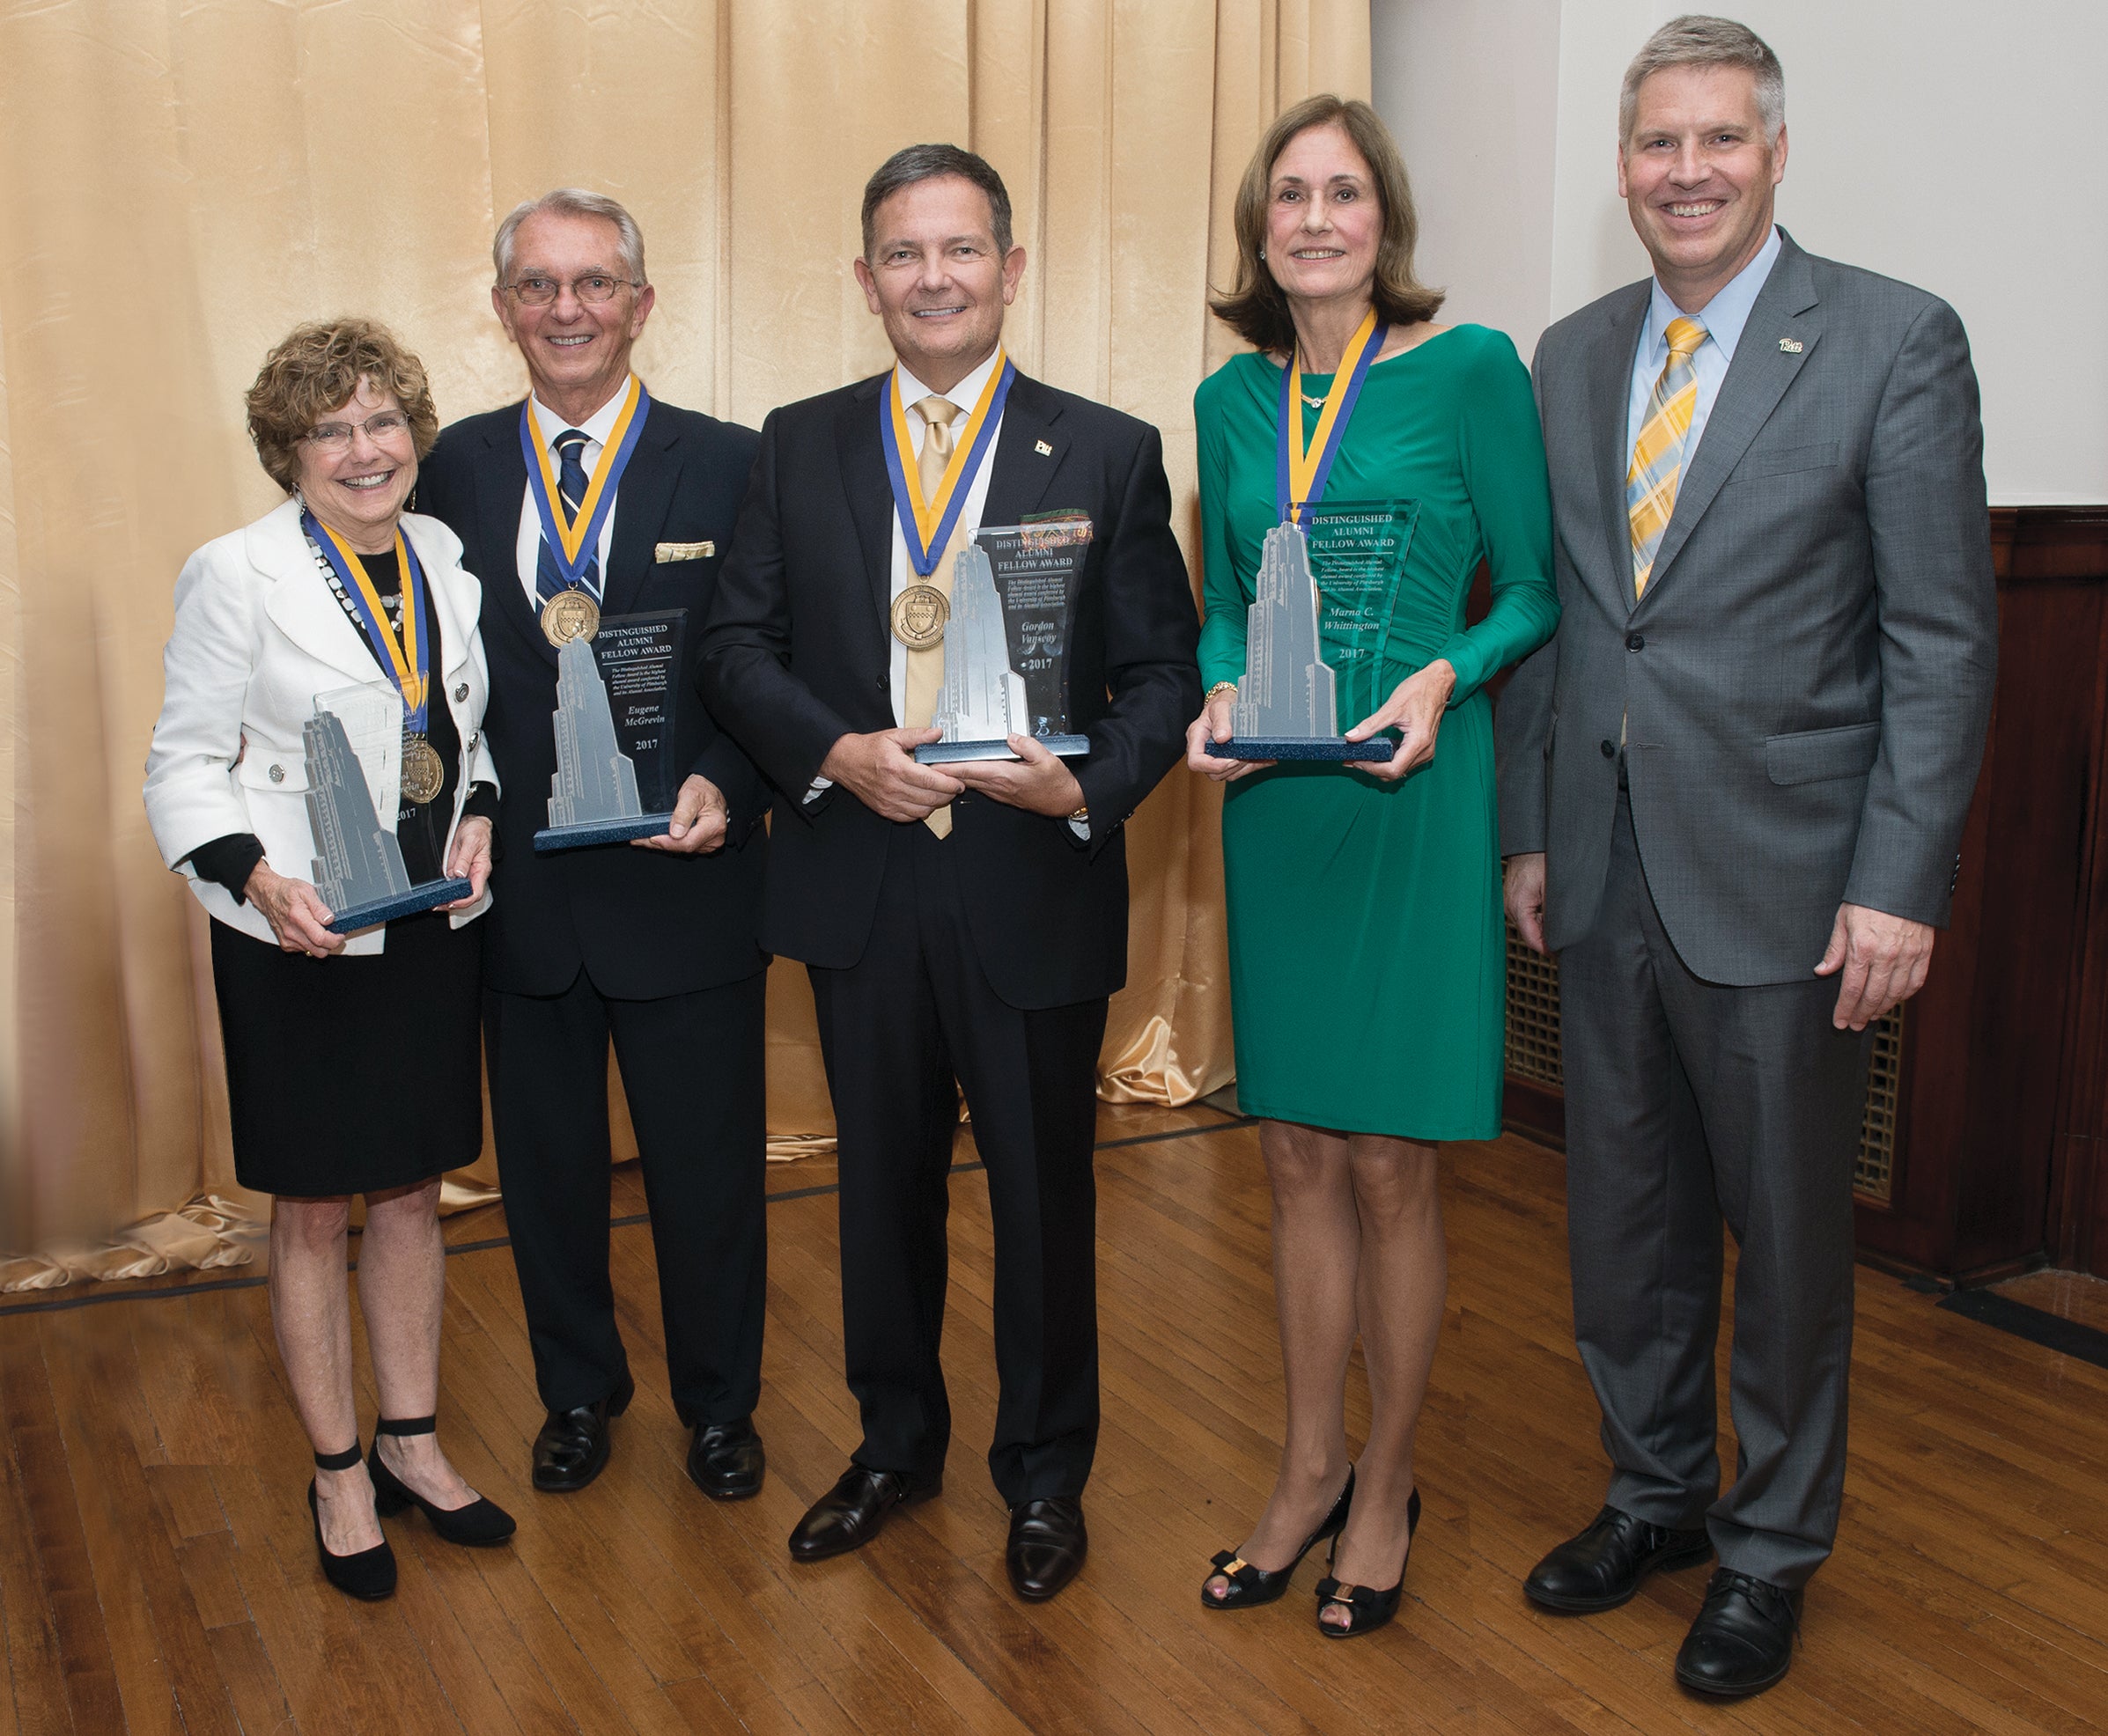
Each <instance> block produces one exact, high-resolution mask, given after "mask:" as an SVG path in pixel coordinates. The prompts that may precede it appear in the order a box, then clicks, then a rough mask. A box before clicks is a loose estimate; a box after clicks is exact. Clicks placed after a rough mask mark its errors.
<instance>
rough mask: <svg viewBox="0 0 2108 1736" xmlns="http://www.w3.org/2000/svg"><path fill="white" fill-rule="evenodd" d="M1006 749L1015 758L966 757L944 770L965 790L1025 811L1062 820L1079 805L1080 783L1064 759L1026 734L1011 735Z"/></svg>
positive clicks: (1080, 803)
mask: <svg viewBox="0 0 2108 1736" xmlns="http://www.w3.org/2000/svg"><path fill="white" fill-rule="evenodd" d="M1010 751H1011V752H1012V753H1013V754H1016V755H1017V758H1016V759H1014V760H967V761H962V762H961V763H959V764H957V765H952V766H947V767H946V768H945V769H946V770H947V771H948V772H950V773H951V774H952V776H954V777H956V778H957V779H958V780H959V781H960V783H963V784H964V785H966V787H967V788H968V789H969V790H977V791H980V792H981V794H983V795H984V796H986V797H987V798H989V799H990V800H991V801H997V802H1004V803H1007V804H1008V805H1010V806H1012V807H1013V808H1022V809H1024V810H1025V812H1026V813H1043V814H1045V815H1047V816H1048V818H1050V819H1052V820H1066V819H1067V818H1068V817H1069V816H1070V815H1071V814H1072V813H1075V812H1076V810H1077V809H1078V808H1080V807H1081V806H1082V805H1083V786H1082V785H1081V784H1080V783H1077V782H1076V774H1075V773H1074V772H1072V771H1071V770H1070V769H1069V768H1068V762H1067V761H1065V760H1062V759H1059V758H1057V757H1056V756H1055V755H1054V754H1050V753H1048V752H1047V750H1046V749H1045V748H1044V747H1042V746H1041V745H1040V743H1039V742H1038V741H1036V740H1035V739H1033V738H1032V737H1031V736H1028V735H1013V736H1012V737H1011V738H1010Z"/></svg>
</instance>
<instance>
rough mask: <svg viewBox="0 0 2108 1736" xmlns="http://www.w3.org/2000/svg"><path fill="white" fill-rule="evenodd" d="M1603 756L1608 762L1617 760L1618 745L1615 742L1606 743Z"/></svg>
mask: <svg viewBox="0 0 2108 1736" xmlns="http://www.w3.org/2000/svg"><path fill="white" fill-rule="evenodd" d="M1617 757H1618V744H1617V743H1616V742H1615V741H1606V742H1604V743H1603V758H1604V759H1606V760H1614V759H1616V758H1617Z"/></svg>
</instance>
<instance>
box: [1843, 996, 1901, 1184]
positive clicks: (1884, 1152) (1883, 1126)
mask: <svg viewBox="0 0 2108 1736" xmlns="http://www.w3.org/2000/svg"><path fill="white" fill-rule="evenodd" d="M1902 1097H1903V1008H1902V1007H1898V1008H1896V1010H1895V1011H1892V1012H1890V1013H1888V1014H1886V1015H1885V1016H1884V1017H1883V1019H1882V1020H1881V1022H1880V1023H1879V1024H1878V1025H1876V1026H1875V1027H1874V1059H1873V1061H1872V1063H1871V1064H1870V1065H1868V1069H1867V1108H1866V1114H1865V1115H1864V1117H1863V1118H1862V1119H1861V1122H1860V1125H1859V1158H1858V1160H1857V1161H1856V1162H1855V1163H1854V1165H1853V1166H1852V1186H1853V1188H1854V1191H1856V1192H1858V1193H1861V1194H1864V1195H1866V1196H1867V1197H1868V1199H1871V1200H1880V1201H1882V1202H1883V1203H1886V1202H1887V1201H1888V1200H1889V1199H1891V1197H1892V1196H1893V1194H1894V1189H1895V1186H1896V1111H1897V1106H1898V1104H1899V1103H1900V1102H1901V1100H1902Z"/></svg>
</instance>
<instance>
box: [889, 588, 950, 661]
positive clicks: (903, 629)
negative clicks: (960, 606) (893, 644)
mask: <svg viewBox="0 0 2108 1736" xmlns="http://www.w3.org/2000/svg"><path fill="white" fill-rule="evenodd" d="M951 614H952V600H951V599H950V598H949V597H947V596H946V595H945V594H944V592H941V591H940V590H939V589H938V588H937V587H936V586H935V585H909V586H907V587H906V588H905V589H904V590H903V591H902V592H901V593H900V595H899V596H897V597H896V598H895V599H894V600H893V636H894V637H895V638H896V639H898V640H899V641H900V642H901V644H903V645H905V646H907V648H908V649H909V650H910V651H928V650H929V649H930V648H931V647H932V646H933V645H940V644H943V643H944V623H945V622H947V621H948V620H950V619H951Z"/></svg>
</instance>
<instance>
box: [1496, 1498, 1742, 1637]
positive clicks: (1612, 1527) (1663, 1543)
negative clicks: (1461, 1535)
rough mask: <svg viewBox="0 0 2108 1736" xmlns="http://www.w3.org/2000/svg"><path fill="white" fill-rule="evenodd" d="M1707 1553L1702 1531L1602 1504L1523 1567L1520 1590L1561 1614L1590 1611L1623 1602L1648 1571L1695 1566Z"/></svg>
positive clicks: (1708, 1548)
mask: <svg viewBox="0 0 2108 1736" xmlns="http://www.w3.org/2000/svg"><path fill="white" fill-rule="evenodd" d="M1712 1553H1713V1543H1712V1540H1711V1539H1710V1538H1708V1537H1707V1536H1706V1534H1705V1533H1704V1532H1703V1531H1670V1530H1669V1529H1667V1528H1666V1527H1665V1526H1659V1525H1649V1524H1648V1523H1647V1521H1646V1520H1645V1519H1635V1518H1634V1517H1633V1515H1632V1514H1631V1513H1627V1512H1619V1511H1618V1509H1617V1508H1616V1507H1605V1508H1604V1509H1603V1511H1602V1512H1600V1513H1598V1514H1596V1517H1595V1519H1593V1520H1592V1521H1590V1523H1589V1526H1588V1529H1587V1530H1586V1531H1584V1532H1582V1533H1581V1535H1580V1536H1578V1537H1569V1538H1568V1539H1567V1540H1566V1541H1565V1542H1564V1543H1561V1544H1560V1545H1559V1548H1556V1549H1554V1550H1553V1551H1552V1553H1551V1554H1550V1555H1548V1556H1545V1557H1544V1560H1543V1561H1541V1562H1539V1563H1537V1565H1536V1566H1535V1567H1533V1568H1531V1569H1530V1570H1529V1578H1527V1579H1525V1580H1524V1581H1523V1582H1522V1590H1523V1593H1524V1594H1525V1595H1526V1596H1528V1598H1529V1600H1530V1601H1531V1602H1532V1603H1534V1604H1538V1605H1540V1606H1542V1607H1544V1608H1546V1609H1552V1610H1557V1611H1558V1612H1559V1614H1560V1615H1594V1614H1595V1613H1596V1611H1598V1610H1603V1609H1615V1608H1617V1607H1618V1605H1619V1604H1621V1603H1625V1602H1628V1601H1629V1600H1631V1598H1632V1595H1633V1593H1634V1592H1636V1591H1638V1590H1639V1589H1640V1581H1641V1580H1643V1579H1645V1578H1647V1575H1648V1574H1650V1573H1653V1572H1656V1571H1663V1572H1672V1571H1674V1570H1676V1569H1677V1568H1679V1567H1695V1566H1696V1565H1697V1564H1698V1563H1699V1562H1701V1561H1703V1560H1705V1559H1706V1556H1709V1555H1711V1554H1712Z"/></svg>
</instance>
